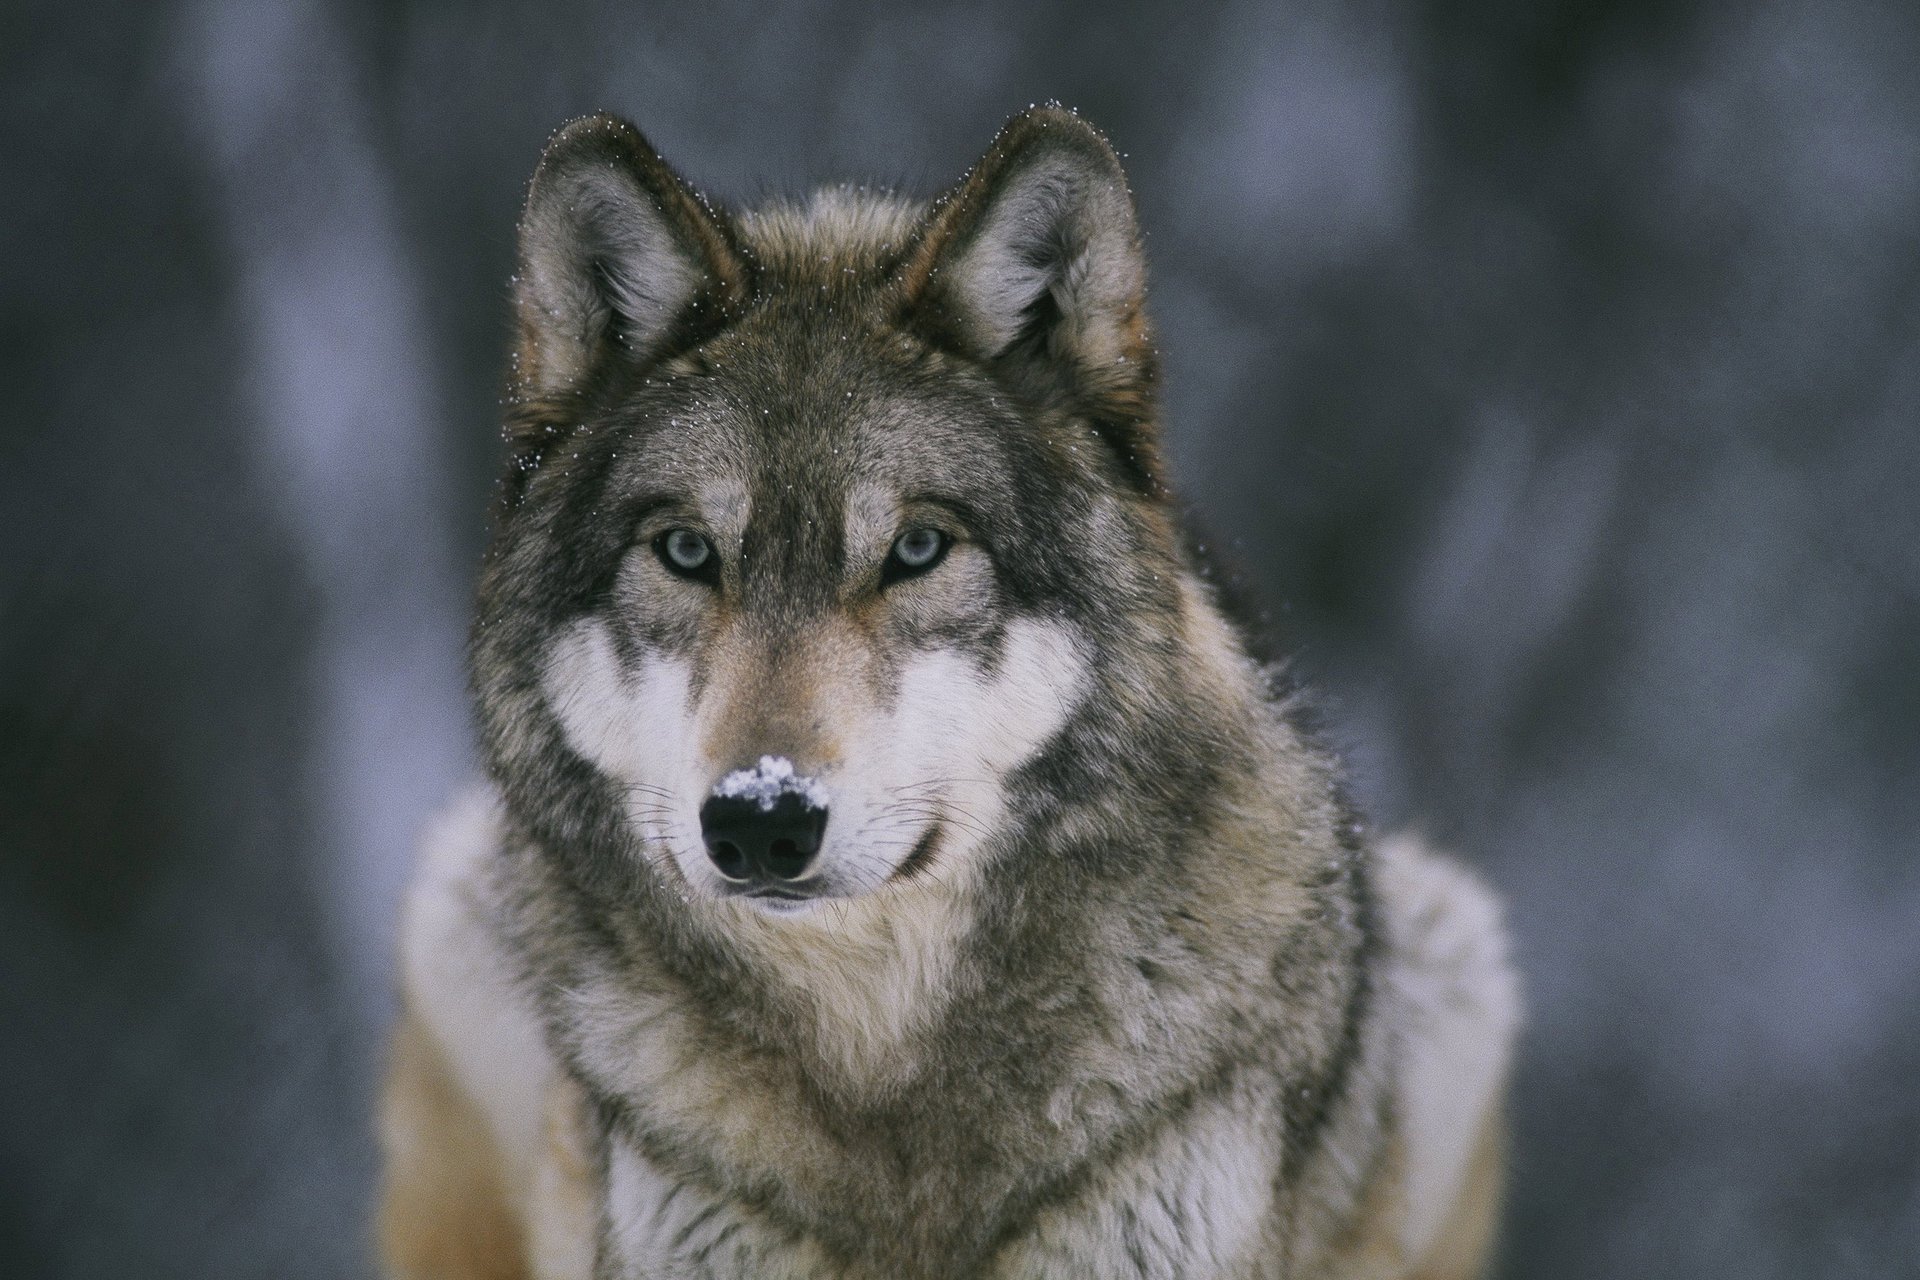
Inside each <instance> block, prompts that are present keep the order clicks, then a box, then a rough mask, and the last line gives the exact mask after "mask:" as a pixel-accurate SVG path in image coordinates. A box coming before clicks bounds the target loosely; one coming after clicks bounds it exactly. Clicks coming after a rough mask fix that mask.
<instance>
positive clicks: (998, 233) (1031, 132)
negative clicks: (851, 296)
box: [897, 106, 1163, 496]
mask: <svg viewBox="0 0 1920 1280" xmlns="http://www.w3.org/2000/svg"><path fill="white" fill-rule="evenodd" d="M897 281H898V286H899V288H900V291H901V301H902V306H903V311H904V313H905V314H906V316H907V317H908V320H909V323H912V324H914V325H915V326H916V327H918V328H919V329H920V330H921V331H922V332H924V333H926V334H927V335H928V336H929V337H931V338H932V339H934V340H935V341H937V342H939V343H941V344H943V345H945V346H948V347H951V348H954V349H957V350H960V351H963V352H965V353H967V354H969V355H971V356H973V357H974V358H976V359H979V360H981V361H984V362H986V363H987V364H989V365H990V366H992V367H994V368H995V369H996V370H997V371H999V372H1000V373H1001V374H1002V376H1003V377H1005V378H1006V380H1007V381H1008V382H1009V383H1010V384H1011V385H1013V386H1014V387H1015V388H1017V389H1018V390H1020V391H1021V392H1022V393H1024V394H1027V395H1030V396H1032V397H1034V398H1035V399H1037V400H1039V401H1041V402H1043V403H1053V404H1058V405H1061V406H1062V407H1064V408H1067V409H1068V410H1069V411H1071V412H1075V413H1078V414H1080V415H1082V416H1084V417H1085V418H1087V419H1088V420H1089V421H1090V422H1091V423H1092V424H1093V427H1094V429H1095V430H1096V431H1098V432H1100V433H1101V434H1102V435H1103V436H1105V437H1107V439H1108V442H1109V443H1110V444H1111V445H1112V446H1113V449H1114V452H1115V454H1116V456H1117V457H1118V458H1119V460H1120V462H1121V465H1122V467H1123V468H1124V469H1125V471H1126V473H1127V475H1128V476H1129V478H1130V479H1131V480H1132V481H1133V482H1134V483H1135V484H1136V485H1137V486H1138V487H1139V488H1140V489H1141V490H1142V491H1143V492H1146V493H1148V494H1152V495H1156V496H1157V495H1159V494H1160V493H1162V492H1163V489H1162V481H1163V474H1162V467H1161V462H1160V456H1159V448H1158V444H1157V440H1156V438H1155V429H1154V403H1153V399H1154V397H1153V390H1154V381H1155V363H1156V361H1155V355H1154V350H1153V344H1152V341H1151V339H1150V337H1149V334H1148V330H1147V321H1146V311H1145V297H1146V260H1145V256H1144V254H1143V253H1142V252H1141V247H1140V229H1139V225H1138V223H1137V222H1136V220H1135V218H1134V211H1133V197H1132V196H1131V194H1129V192H1128V190H1127V179H1126V175H1125V174H1124V173H1122V172H1121V169H1120V161H1119V159H1118V158H1117V157H1116V156H1115V155H1114V152H1113V148H1112V147H1111V146H1109V145H1108V144H1107V140H1106V139H1105V138H1103V137H1102V136H1101V135H1100V134H1099V132H1098V131H1097V130H1095V129H1094V128H1093V126H1092V125H1089V124H1088V123H1087V122H1086V121H1084V120H1082V119H1080V117H1079V116H1077V115H1074V114H1073V113H1072V112H1070V111H1067V110H1065V109H1064V108H1061V107H1058V106H1047V107H1039V108H1035V109H1032V110H1028V111H1024V112H1022V113H1021V114H1019V115H1017V116H1015V117H1014V118H1013V119H1012V120H1010V121H1009V122H1008V123H1007V125H1006V126H1005V127H1004V128H1002V129H1001V130H1000V132H999V134H998V135H997V136H996V137H995V138H994V141H993V145H992V146H991V147H989V148H988V149H987V153H986V155H984V156H982V157H981V159H980V161H979V163H978V164H976V165H974V167H973V169H972V170H971V172H969V173H968V174H967V176H966V177H965V178H964V179H962V180H961V182H960V184H959V186H957V187H955V188H954V189H953V190H952V191H950V192H948V193H947V194H946V195H945V196H943V197H941V199H940V200H939V201H937V202H935V205H934V208H933V211H932V213H931V214H930V215H929V217H928V221H927V225H926V228H925V231H924V232H923V233H922V236H921V239H920V242H919V244H918V246H917V247H916V248H915V249H914V251H913V252H912V253H911V254H910V255H909V256H908V258H907V261H906V262H905V264H904V265H903V266H902V268H901V271H900V274H899V276H898V278H897Z"/></svg>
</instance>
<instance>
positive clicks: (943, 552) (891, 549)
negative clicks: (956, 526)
mask: <svg viewBox="0 0 1920 1280" xmlns="http://www.w3.org/2000/svg"><path fill="white" fill-rule="evenodd" d="M922 531H925V532H928V533H931V534H933V535H934V537H936V538H938V539H939V540H940V544H939V546H937V547H936V548H934V552H933V555H932V556H930V557H929V558H928V559H927V560H926V561H925V562H924V563H921V564H908V563H907V562H906V561H905V560H902V559H901V558H900V542H901V539H903V538H905V537H906V536H907V535H908V534H913V533H920V532H922ZM951 550H953V535H952V534H950V533H948V532H947V531H946V530H944V529H936V528H934V527H933V526H932V525H916V526H915V527H914V528H911V529H908V530H906V531H905V532H903V533H901V534H900V535H899V537H896V538H895V539H894V540H893V541H892V542H891V543H889V544H887V559H886V563H885V564H883V565H881V567H880V585H881V586H882V587H887V586H891V585H893V584H894V583H896V582H900V581H903V580H905V579H907V578H917V577H919V576H920V575H921V574H924V573H930V572H931V571H933V570H934V569H937V568H939V567H940V563H941V561H943V560H945V559H946V558H947V553H948V552H949V551H951Z"/></svg>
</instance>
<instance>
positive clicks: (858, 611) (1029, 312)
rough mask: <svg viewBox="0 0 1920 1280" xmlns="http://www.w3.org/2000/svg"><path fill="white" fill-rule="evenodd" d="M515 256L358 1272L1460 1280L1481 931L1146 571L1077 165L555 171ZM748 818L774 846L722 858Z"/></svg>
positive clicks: (1169, 546)
mask: <svg viewBox="0 0 1920 1280" xmlns="http://www.w3.org/2000/svg"><path fill="white" fill-rule="evenodd" d="M520 252H521V261H520V266H519V272H518V275H517V277H516V286H515V314H516V322H517V332H518V339H517V346H516V350H515V357H514V366H513V375H512V378H511V387H510V390H511V396H510V400H511V405H512V408H511V411H510V414H509V421H508V442H509V449H510V455H511V462H510V466H509V468H508V473H507V478H506V480H505V482H504V484H503V486H502V497H501V504H500V511H499V517H498V522H497V532H496V536H495V539H494V542H493V545H492V547H491V549H490V550H489V553H488V557H487V561H486V565H485V569H484V572H483V574H482V580H481V584H480V591H479V601H478V608H477V613H476V621H475V627H474V632H473V644H472V661H473V672H474V688H475V692H476V698H477V702H478V707H479V719H480V724H481V728H482V737H483V744H484V748H485V753H486V758H487V762H488V768H489V773H490V775H491V780H492V781H491V785H490V786H489V787H488V788H487V790H486V791H485V792H484V793H482V794H478V795H476V796H474V797H472V798H470V799H469V800H468V801H465V802H463V804H462V806H461V807H460V808H459V809H458V810H457V811H456V812H455V814H454V815H453V816H452V817H450V818H449V820H448V821H447V823H446V824H445V825H444V826H443V827H442V828H441V829H440V831H439V832H438V833H437V834H436V836H435V837H434V838H433V839H432V840H430V841H429V844H428V850H427V854H426V856H425V858H424V860H423V864H422V871H421V874H420V876H419V879H418V881H417V883H416V886H415V889H414V891H413V894H412V896H411V899H410V902H409V906H408V910H407V915H406V919H405V922H404V925H403V948H402V952H403V965H402V969H403V985H404V1004H405V1010H406V1012H405V1014H404V1017H403V1022H402V1026H401V1029H400V1032H399V1034H398V1037H397V1043H396V1052H395V1065H394V1069H393V1073H392V1076H391V1079H390V1083H389V1088H388V1093H387V1098H386V1107H385V1112H384V1117H383V1125H384V1140H385V1143H386V1148H387V1152H388V1175H387V1191H386V1199H385V1206H384V1211H383V1220H382V1230H383V1244H384V1249H385V1253H386V1257H387V1260H388V1266H389V1269H390V1271H391V1273H392V1274H395V1275H397V1276H428V1275H433V1276H449V1275H476V1276H478V1275H485V1276H539V1277H544V1278H549V1280H552V1278H557V1277H561V1276H579V1277H585V1276H588V1275H592V1276H595V1277H600V1278H603V1280H604V1278H609V1277H656V1276H661V1277H664V1276H672V1277H713V1278H714V1280H722V1278H729V1277H735V1278H742V1280H744V1278H746V1277H755V1278H765V1277H796V1278H798V1277H873V1278H878V1277H926V1278H927V1280H944V1278H953V1280H959V1278H961V1277H1071V1276H1089V1277H1185V1278H1191V1280H1200V1278H1203V1277H1279V1276H1285V1277H1289V1278H1290V1280H1304V1278H1309V1277H1328V1278H1332V1277H1358V1276H1367V1277H1408V1278H1409V1280H1412V1278H1415V1277H1418V1278H1420V1280H1448V1278H1451V1277H1467V1276H1472V1275H1476V1274H1478V1273H1479V1272H1480V1271H1481V1269H1482V1268H1483V1266H1484V1263H1485V1259H1486V1255H1487V1251H1488V1249H1489V1246H1490V1240H1491V1235H1492V1230H1493V1222H1494V1217H1495V1211H1496V1206H1497V1201H1498V1193H1499V1187H1500V1181H1501V1177H1500V1173H1501V1163H1502V1160H1501V1138H1502V1133H1501V1125H1500V1115H1501V1110H1502V1107H1501V1095H1502V1092H1503V1089H1504V1077H1505V1073H1506V1067H1507V1060H1508V1055H1509V1050H1510V1044H1511V1039H1512V1035H1513V1032H1514V1027H1515V1021H1516V1016H1517V1015H1516V1010H1517V999H1516V995H1515V990H1514V981H1513V977H1512V974H1511V971H1510V969H1509V967H1508V965H1507V961H1506V957H1505V943H1504V935H1503V933H1502V930H1501V926H1500V923H1499V919H1498V912H1497V909H1496V907H1495V904H1494V901H1493V899H1492V898H1491V896H1490V895H1489V894H1488V892H1487V891H1486V890H1485V889H1484V888H1483V887H1482V886H1481V885H1479V883H1478V882H1477V881H1475V880H1474V879H1473V878H1471V877H1470V876H1469V875H1468V874H1467V873H1465V872H1464V871H1463V870H1462V869H1460V868H1459V867H1457V866H1456V865H1454V864H1453V863H1451V862H1449V861H1447V860H1445V859H1443V858H1440V857H1439V856H1437V855H1435V854H1433V853H1431V852H1428V851H1427V850H1425V849H1423V848H1421V847H1420V846H1418V845H1416V844H1413V843H1411V842H1406V841H1401V842H1388V843H1386V844H1383V845H1381V846H1379V847H1370V846H1368V845H1367V844H1366V843H1365V842H1364V841H1363V840H1362V838H1361V837H1360V836H1359V834H1358V827H1357V825H1356V824H1355V823H1354V821H1353V820H1352V817H1351V815H1350V813H1349V812H1348V809H1347V806H1346V804H1345V802H1344V800H1343V799H1342V792H1341V788H1340V783H1339V775H1338V771H1337V766H1336V762H1335V761H1333V760H1332V759H1331V758H1330V756H1329V755H1328V754H1327V753H1326V752H1325V751H1324V750H1323V749H1322V748H1321V747H1319V746H1318V745H1316V743H1315V742H1314V741H1313V740H1312V738H1311V737H1310V736H1309V735H1307V734H1305V733H1303V732H1302V731H1301V730H1300V729H1299V727H1298V725H1297V723H1296V717H1295V715H1294V711H1293V708H1292V707H1291V705H1290V704H1289V703H1288V702H1286V701H1284V700H1281V701H1276V700H1274V699H1273V698H1272V696H1271V695H1270V692H1269V685H1270V683H1271V682H1270V681H1269V680H1268V679H1267V674H1266V673H1265V672H1263V671H1262V670H1261V669H1260V668H1259V667H1258V665H1257V664H1256V663H1255V662H1254V661H1252V660H1251V659H1250V658H1249V657H1248V656H1247V655H1248V647H1247V644H1246V643H1245V642H1244V641H1243V639H1242V637H1241V635H1240V633H1239V632H1238V631H1236V629H1235V628H1234V626H1233V625H1231V624H1230V623H1229V621H1228V620H1227V619H1226V618H1225V616H1224V615H1223V613H1222V612H1221V610H1220V608H1219V607H1218V605H1217V604H1216V602H1215V600H1214V599H1213V598H1212V595H1211V593H1210V591H1209V588H1208V586H1207V585H1206V579H1205V577H1204V575H1203V574H1202V572H1201V571H1200V567H1199V566H1198V565H1196V564H1195V563H1194V561H1193V560H1192V558H1191V557H1190V556H1189V555H1188V554H1187V552H1186V551H1185V550H1184V549H1183V548H1184V545H1185V544H1184V542H1183V540H1182V538H1181V536H1180V530H1179V527H1178V520H1177V517H1176V513H1175V511H1174V508H1173V506H1172V505H1171V502H1170V500H1169V498H1168V496H1167V493H1166V489H1165V480H1166V477H1165V475H1164V469H1163V465H1162V462H1161V459H1160V453H1159V449H1158V442H1157V435H1156V423H1155V417H1154V399H1153V392H1154V358H1153V350H1152V347H1151V345H1150V343H1149V340H1148V336H1147V329H1146V321H1145V315H1144V311H1143V307H1142V300H1143V294H1144V267H1143V262H1142V258H1141V253H1140V242H1139V234H1138V231H1137V228H1136V226H1135V222H1134V217H1133V211H1132V204H1131V199H1130V197H1129V195H1128V193H1127V189H1126V185H1125V181H1124V179H1123V177H1122V175H1121V172H1120V169H1119V166H1118V163H1117V161H1116V160H1115V158H1114V156H1113V153H1112V151H1111V150H1110V149H1109V148H1108V146H1107V145H1106V143H1105V142H1104V140H1102V139H1101V138H1100V136H1099V135H1098V134H1097V133H1095V132H1094V131H1093V130H1092V129H1090V128H1089V127H1088V126H1087V125H1086V124H1084V123H1083V122H1081V121H1080V120H1079V119H1078V118H1076V117H1074V116H1072V115H1071V114H1068V113H1066V112H1063V111H1059V110H1056V109H1044V110H1036V111H1031V112H1028V113H1025V114H1023V115H1021V116H1019V117H1016V118H1015V119H1014V120H1013V121H1012V122H1011V123H1010V124H1009V125H1008V126H1007V127H1006V129H1004V130H1003V131H1002V132H1001V134H1000V135H999V136H998V137H997V138H996V139H995V141H994V143H993V145H992V147H991V148H990V149H989V151H988V152H987V154H986V155H985V156H984V157H983V158H982V160H981V161H980V163H979V164H978V165H976V166H975V168H974V169H973V170H972V171H971V172H970V173H969V175H968V176H967V177H966V178H965V179H964V180H963V181H962V182H961V183H960V185H959V186H958V187H956V188H955V189H954V190H953V191H952V192H950V193H949V194H947V195H946V196H944V197H942V198H941V199H940V200H937V201H935V202H933V203H932V204H931V205H925V206H922V205H916V204H913V203H910V202H907V201H903V200H899V199H895V198H893V197H890V196H881V195H875V194H872V193H868V192H865V191H859V190H853V189H845V188H842V189H835V190H829V191H825V192H822V193H820V194H819V195H816V196H815V197H813V198H812V199H811V200H810V201H808V202H805V203H800V204H776V205H773V206H770V207H765V208H760V209H755V210H749V211H744V212H737V213H729V212H724V211H720V210H716V209H713V208H711V207H709V206H708V205H707V204H706V203H705V202H704V201H703V200H702V199H701V198H700V197H699V196H697V195H696V194H695V193H694V192H693V191H692V189H691V188H689V187H688V186H687V185H686V184H685V183H684V182H682V181H681V180H680V179H679V178H678V177H677V176H676V175H675V174H674V173H673V172H672V171H671V170H669V169H668V168H667V167H666V166H665V164H663V163H662V162H661V161H660V159H659V158H658V157H657V156H656V155H655V154H654V153H653V151H652V150H651V149H650V148H649V147H648V146H647V144H646V143H645V142H644V140H642V138H641V137H640V135H639V134H638V133H637V132H636V131H634V130H633V129H632V127H631V126H629V125H626V124H625V123H623V122H620V121H617V120H612V119H609V118H605V117H595V118H592V119H588V120H584V121H579V122H576V123H575V124H573V125H570V126H568V127H567V128H566V129H565V130H563V131H562V132H561V133H560V134H559V135H557V136H556V138H555V139H554V140H553V142H552V143H551V144H550V145H549V147H548V149H547V153H546V155H545V157H544V158H543V159H542V161H541V164H540V168H539V170H538V172H537V173H536V175H535V178H534V181H533V184H532V186H531V188H530V191H529V195H528V201H527V209H526V213H525V216H524V218H523V220H522V224H521V251H520ZM903 540H904V541H903ZM901 546H908V547H910V548H912V549H913V554H912V557H911V560H912V563H907V562H906V561H903V560H901V558H900V553H899V551H898V548H899V547H901ZM897 561H898V563H896V562H897ZM728 779H731V781H728V782H725V783H724V785H722V784H723V780H728ZM743 780H744V781H743ZM749 783H751V784H752V785H751V786H750V785H749ZM775 784H777V785H775ZM728 788H731V790H729V789H728ZM755 788H761V789H763V790H766V791H767V797H768V799H769V800H770V803H769V804H768V805H767V806H766V811H767V812H768V813H772V812H773V811H774V809H775V808H776V803H774V802H780V801H781V797H786V796H789V793H791V796H790V798H791V802H792V804H793V805H800V804H801V803H802V801H804V805H805V812H806V814H807V820H808V822H810V823H812V824H813V825H812V826H810V827H808V828H807V830H808V831H810V832H812V834H813V836H814V837H817V839H809V840H806V841H803V842H802V844H801V845H799V846H790V847H788V848H787V849H786V850H785V851H784V853H781V852H779V851H778V850H777V849H776V847H775V846H776V845H777V837H778V836H779V833H778V832H775V831H772V830H771V829H768V830H760V831H757V832H752V833H749V835H750V837H751V838H752V839H764V840H766V841H770V842H771V843H769V844H768V845H767V849H768V850H769V852H768V853H767V854H766V856H765V857H764V858H762V859H760V860H758V861H755V860H753V859H748V858H745V857H743V856H738V855H739V850H738V849H735V848H732V847H731V844H730V842H731V841H733V840H735V839H736V838H740V839H745V838H748V837H740V836H737V835H736V828H735V827H729V828H727V830H725V831H720V830H718V829H717V828H716V826H715V823H714V822H713V821H712V815H713V813H714V811H715V810H714V807H713V806H711V805H708V804H707V802H708V801H709V800H711V799H712V798H713V797H714V796H715V795H724V796H726V797H728V798H736V793H738V794H741V795H744V794H746V793H747V792H750V791H752V792H754V794H758V792H757V791H755V790H754V789H755ZM703 805H704V806H706V808H705V809H704V811H703ZM729 812H730V815H731V816H730V817H729V818H728V821H729V822H732V823H739V822H742V821H748V822H750V821H752V820H753V818H754V815H753V814H752V813H751V812H743V811H740V810H739V807H738V806H735V809H734V810H731V811H729ZM703 813H704V817H703ZM776 854H778V856H776Z"/></svg>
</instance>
